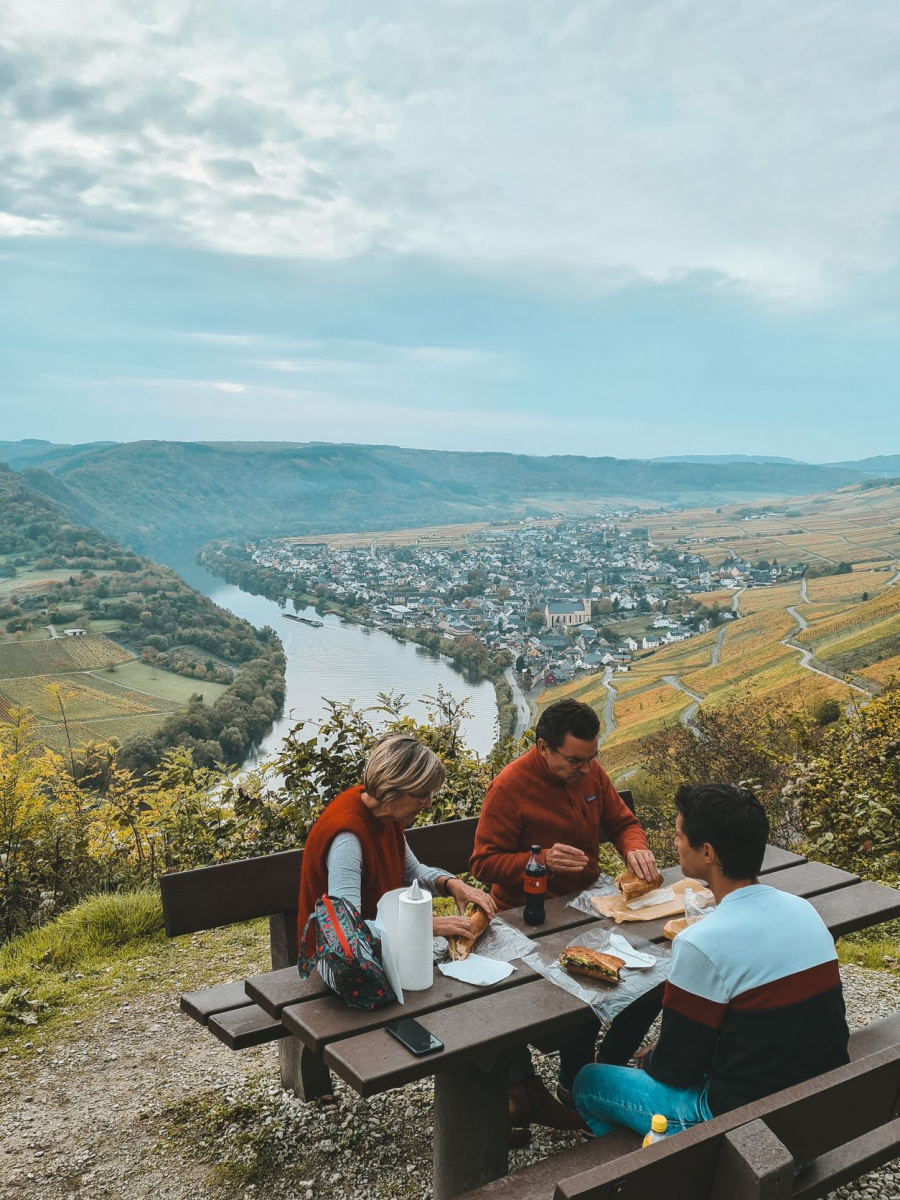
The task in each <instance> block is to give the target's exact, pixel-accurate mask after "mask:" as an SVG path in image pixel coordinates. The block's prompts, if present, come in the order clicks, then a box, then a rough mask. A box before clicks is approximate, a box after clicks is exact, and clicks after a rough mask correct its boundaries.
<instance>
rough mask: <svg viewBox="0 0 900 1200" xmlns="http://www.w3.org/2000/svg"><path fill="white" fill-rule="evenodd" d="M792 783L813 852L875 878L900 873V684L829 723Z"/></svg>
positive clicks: (790, 794) (788, 790) (788, 793)
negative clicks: (830, 724)
mask: <svg viewBox="0 0 900 1200" xmlns="http://www.w3.org/2000/svg"><path fill="white" fill-rule="evenodd" d="M793 775H794V778H793V779H792V780H791V781H790V782H789V783H788V784H787V785H786V787H785V788H784V795H785V797H786V799H788V800H789V801H791V802H792V803H793V805H794V809H795V812H796V818H797V824H798V825H799V827H800V829H801V831H802V833H803V835H804V837H805V839H806V851H807V853H808V854H809V855H810V856H811V857H814V858H818V859H822V860H823V861H825V862H830V863H833V864H834V865H835V866H838V867H843V868H844V869H846V870H848V871H854V872H856V873H857V874H859V875H863V876H865V877H866V878H869V879H883V880H887V881H894V882H896V881H897V880H898V879H900V686H896V685H895V686H892V687H889V688H886V689H885V690H884V691H883V692H882V693H881V694H880V695H878V696H876V697H874V698H873V699H872V700H871V701H870V702H869V703H868V704H866V705H865V706H864V707H860V708H858V709H856V710H854V711H853V712H852V713H851V714H850V715H849V717H848V718H847V720H846V721H844V722H842V723H841V724H839V725H833V726H829V728H828V729H827V731H826V732H825V734H824V736H823V738H822V741H821V743H820V745H819V746H818V748H817V750H816V752H815V753H814V754H810V755H808V756H806V757H805V758H804V759H802V760H801V761H800V762H799V763H798V764H797V765H796V767H795V769H794V772H793Z"/></svg>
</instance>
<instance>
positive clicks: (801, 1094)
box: [554, 1046, 900, 1200]
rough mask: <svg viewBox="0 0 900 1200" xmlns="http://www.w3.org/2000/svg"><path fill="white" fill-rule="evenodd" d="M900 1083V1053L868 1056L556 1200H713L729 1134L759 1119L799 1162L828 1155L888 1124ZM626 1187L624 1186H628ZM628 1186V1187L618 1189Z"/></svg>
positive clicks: (668, 1142)
mask: <svg viewBox="0 0 900 1200" xmlns="http://www.w3.org/2000/svg"><path fill="white" fill-rule="evenodd" d="M898 1085H900V1047H896V1046H895V1047H893V1048H892V1049H889V1050H884V1051H881V1052H880V1053H878V1054H874V1055H869V1056H867V1057H866V1058H863V1059H860V1060H859V1061H858V1062H854V1063H850V1064H849V1065H848V1066H845V1067H838V1068H837V1070H835V1071H830V1072H828V1073H827V1074H825V1075H819V1076H817V1077H816V1078H814V1079H808V1080H806V1081H805V1082H804V1083H800V1084H797V1086H796V1087H793V1088H786V1089H785V1090H784V1091H782V1092H777V1093H776V1094H775V1095H774V1096H767V1097H766V1098H765V1099H764V1100H757V1101H756V1102H754V1103H753V1104H748V1105H746V1106H745V1107H744V1108H737V1109H734V1110H733V1111H732V1112H729V1113H725V1114H723V1115H722V1116H721V1117H714V1118H713V1119H712V1120H711V1121H707V1122H705V1123H704V1124H701V1125H697V1126H695V1127H694V1128H693V1129H689V1130H687V1131H686V1132H685V1133H680V1134H679V1135H678V1136H677V1137H673V1138H666V1139H664V1140H663V1141H661V1142H657V1143H656V1145H654V1146H651V1147H649V1148H648V1149H647V1150H641V1151H638V1152H637V1153H634V1154H626V1155H625V1156H624V1157H623V1158H621V1159H619V1160H617V1161H615V1162H612V1163H608V1164H605V1165H603V1166H600V1167H596V1168H593V1169H591V1170H589V1171H585V1172H583V1173H581V1174H579V1175H574V1176H570V1177H568V1178H563V1179H561V1180H560V1182H559V1184H558V1185H557V1188H556V1192H555V1193H554V1200H613V1197H616V1196H622V1197H624V1198H626V1200H627V1198H628V1197H635V1198H636V1200H637V1198H638V1197H642V1196H653V1195H657V1194H659V1195H665V1196H666V1197H667V1200H697V1198H698V1197H705V1196H708V1195H709V1194H710V1191H711V1189H712V1185H713V1180H714V1178H715V1172H716V1167H717V1165H718V1159H719V1152H720V1149H721V1145H722V1142H723V1140H724V1136H725V1134H726V1133H728V1132H730V1131H731V1130H733V1129H737V1128H738V1127H739V1126H741V1125H746V1124H749V1122H751V1121H755V1120H762V1121H764V1122H765V1124H766V1125H767V1126H768V1127H769V1128H770V1129H771V1130H772V1132H773V1133H774V1134H775V1136H776V1137H777V1138H779V1139H780V1140H781V1141H782V1142H783V1143H784V1144H785V1145H786V1146H787V1148H788V1150H789V1151H790V1153H791V1154H792V1155H793V1157H794V1159H795V1161H797V1162H804V1161H806V1162H808V1161H810V1160H812V1159H815V1158H818V1157H819V1155H821V1154H827V1153H829V1152H830V1151H831V1150H832V1149H833V1147H834V1146H835V1145H836V1144H837V1143H839V1142H840V1141H841V1139H842V1137H843V1138H850V1139H852V1138H854V1137H858V1136H862V1135H863V1134H864V1133H866V1132H868V1131H870V1130H873V1129H876V1128H877V1127H879V1126H881V1125H883V1124H885V1123H887V1122H888V1121H890V1120H891V1108H892V1106H893V1104H894V1098H895V1096H896V1094H897V1087H898ZM626 1181H627V1182H626ZM623 1182H624V1183H625V1186H624V1189H622V1190H617V1188H620V1186H621V1184H622V1183H623Z"/></svg>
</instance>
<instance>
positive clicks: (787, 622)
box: [721, 588, 797, 663]
mask: <svg viewBox="0 0 900 1200" xmlns="http://www.w3.org/2000/svg"><path fill="white" fill-rule="evenodd" d="M776 590H778V591H781V592H784V593H789V594H785V595H784V597H783V600H782V607H781V608H780V609H779V608H765V609H761V610H760V611H759V612H756V613H752V614H750V615H749V616H746V617H743V618H742V619H741V620H739V621H735V622H734V623H733V624H731V625H729V626H728V632H727V633H726V634H725V640H724V641H723V643H722V655H721V661H722V662H723V663H726V662H728V661H729V660H730V659H732V658H743V657H745V656H746V655H748V654H752V653H754V651H756V650H763V649H765V648H766V647H769V646H772V645H773V644H777V643H778V642H780V641H781V639H782V638H786V637H787V636H788V634H789V633H790V632H791V630H792V629H795V628H796V627H797V622H796V621H795V620H794V618H793V617H792V616H791V614H790V613H788V612H785V610H784V605H785V604H792V603H793V602H794V601H795V600H796V596H795V595H794V593H795V592H796V588H790V589H782V588H778V589H775V588H772V591H773V592H774V591H776ZM741 599H742V600H743V599H744V597H743V596H742V597H741Z"/></svg>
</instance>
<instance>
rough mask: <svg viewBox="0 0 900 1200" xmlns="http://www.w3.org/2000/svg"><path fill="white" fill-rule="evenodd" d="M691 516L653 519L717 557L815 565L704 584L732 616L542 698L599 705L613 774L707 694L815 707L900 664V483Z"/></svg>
mask: <svg viewBox="0 0 900 1200" xmlns="http://www.w3.org/2000/svg"><path fill="white" fill-rule="evenodd" d="M679 518H680V519H679V522H678V524H677V526H673V523H672V520H671V519H669V518H668V517H650V518H648V519H647V522H646V523H647V525H648V527H649V529H650V534H651V537H652V538H653V539H654V542H656V543H658V544H659V545H663V546H669V547H676V548H680V549H683V550H684V552H685V553H686V554H687V555H690V554H694V555H697V556H700V557H702V558H703V559H704V560H706V561H708V562H710V563H713V564H716V565H720V564H727V563H728V562H729V561H731V560H732V559H734V560H735V561H744V562H753V563H756V562H758V561H765V562H772V561H776V560H777V561H778V562H780V563H805V564H807V566H808V571H807V576H806V578H804V579H802V580H799V581H798V580H795V581H793V582H791V583H788V584H781V585H777V586H760V587H751V588H750V589H749V590H741V591H737V592H735V591H727V590H726V591H721V592H701V593H698V594H696V595H694V596H693V597H692V599H693V600H695V601H697V602H699V603H702V604H704V605H707V606H710V605H714V604H717V605H718V606H719V607H720V608H722V609H723V610H725V611H729V610H731V611H733V613H734V614H735V617H734V619H732V620H730V621H725V622H724V623H723V624H721V625H720V626H719V627H718V628H714V629H711V630H709V632H707V633H704V634H701V635H700V636H698V637H693V638H691V639H690V640H689V641H686V642H679V643H675V644H673V645H670V646H664V647H662V648H660V649H658V650H652V651H647V652H644V653H643V654H639V655H638V656H637V657H636V658H635V660H634V661H633V662H632V663H631V665H630V667H629V669H628V671H627V672H625V673H618V672H617V673H616V674H614V675H612V674H610V675H608V676H607V677H604V676H603V675H602V674H598V675H588V676H584V677H581V678H577V679H575V680H573V681H572V682H570V683H567V684H564V685H562V686H560V687H556V688H552V689H548V690H546V691H544V692H543V693H542V694H541V696H540V701H539V703H540V705H541V706H543V705H546V704H548V703H551V702H552V701H553V700H555V699H558V698H560V697H561V696H574V697H575V698H576V699H579V700H584V701H585V702H586V703H588V704H590V705H591V706H592V707H593V708H594V709H595V710H596V711H597V713H598V714H599V715H600V716H601V719H602V720H603V721H604V725H605V736H604V740H603V748H602V756H603V762H604V765H605V766H606V767H607V769H608V770H610V771H611V772H612V773H613V774H614V775H616V776H618V777H619V778H622V777H623V776H625V775H627V774H629V773H631V772H632V770H633V768H634V767H635V766H636V765H637V764H638V763H639V762H640V760H641V755H642V743H643V741H644V739H646V738H647V737H649V736H650V735H652V734H654V733H656V732H658V731H659V730H660V729H663V728H665V727H666V726H671V725H672V724H674V723H676V722H679V721H681V722H689V721H690V720H691V718H692V716H693V714H694V713H695V712H696V711H697V706H698V705H700V706H702V707H704V708H706V709H717V708H723V707H726V706H728V705H732V704H736V703H737V704H739V703H740V702H741V700H742V698H743V697H745V696H748V695H753V696H755V697H757V698H762V699H765V700H776V699H786V700H788V701H789V702H791V703H794V704H796V705H798V706H801V707H804V708H806V709H807V710H812V709H815V708H816V707H817V706H818V705H820V704H821V703H822V701H824V700H829V699H833V700H836V701H838V703H839V704H841V705H846V704H847V703H849V702H850V701H852V700H854V698H855V699H857V700H859V699H864V698H865V696H866V694H867V693H869V692H871V691H874V690H877V689H878V688H879V687H881V686H883V685H884V684H885V683H887V682H888V680H889V679H891V678H893V677H900V570H898V561H900V527H898V526H900V487H897V486H889V485H884V486H878V487H871V486H868V485H867V486H865V487H864V488H862V489H855V488H854V489H844V490H842V491H839V492H836V493H834V494H832V495H830V496H819V497H811V498H808V499H806V500H805V501H799V502H797V503H796V506H793V507H792V508H791V510H790V511H789V512H783V511H782V512H773V511H748V510H747V509H746V508H740V509H737V508H731V509H729V508H722V509H720V510H710V509H696V510H690V511H687V512H685V513H683V514H679ZM841 563H843V564H844V566H843V567H842V568H841V571H842V573H840V574H835V573H834V572H835V571H837V570H838V568H839V567H840V564H841ZM851 567H852V569H851ZM648 631H649V632H652V630H651V629H650V626H649V618H648ZM635 636H640V634H639V633H636V634H635Z"/></svg>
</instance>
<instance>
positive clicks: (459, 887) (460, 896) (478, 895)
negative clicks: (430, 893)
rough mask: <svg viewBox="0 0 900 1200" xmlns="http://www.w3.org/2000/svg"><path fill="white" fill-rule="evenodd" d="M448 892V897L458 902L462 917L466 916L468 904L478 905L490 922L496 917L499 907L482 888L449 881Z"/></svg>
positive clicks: (460, 881) (457, 881) (455, 880)
mask: <svg viewBox="0 0 900 1200" xmlns="http://www.w3.org/2000/svg"><path fill="white" fill-rule="evenodd" d="M446 891H447V895H448V896H452V897H453V899H454V900H455V901H456V907H457V908H458V909H459V912H460V915H461V916H465V912H466V905H467V904H476V905H477V906H478V907H479V908H480V909H481V910H482V912H483V913H485V915H486V916H487V919H488V920H489V921H490V920H491V918H492V917H494V916H496V913H497V905H496V904H495V903H494V900H493V897H492V896H491V894H490V892H483V891H482V890H481V889H480V888H476V887H472V886H471V885H470V884H468V883H463V881H462V880H461V879H448V880H447V888H446ZM470 936H471V935H470Z"/></svg>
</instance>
